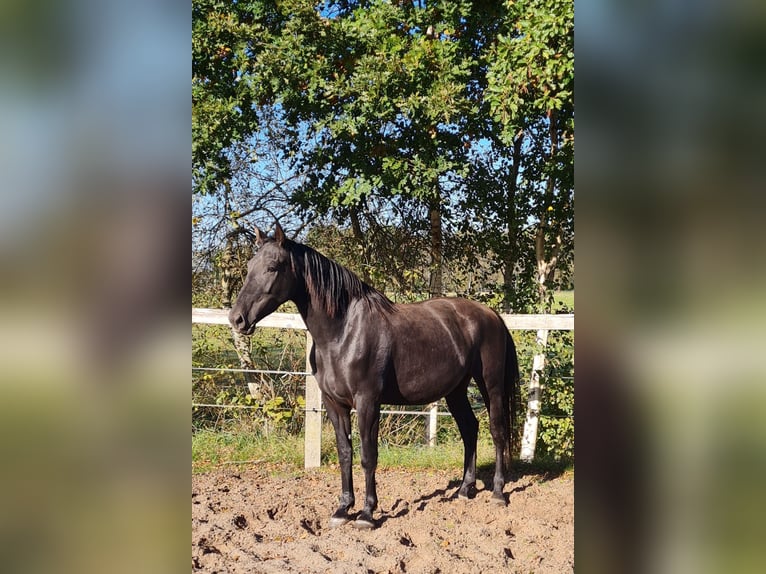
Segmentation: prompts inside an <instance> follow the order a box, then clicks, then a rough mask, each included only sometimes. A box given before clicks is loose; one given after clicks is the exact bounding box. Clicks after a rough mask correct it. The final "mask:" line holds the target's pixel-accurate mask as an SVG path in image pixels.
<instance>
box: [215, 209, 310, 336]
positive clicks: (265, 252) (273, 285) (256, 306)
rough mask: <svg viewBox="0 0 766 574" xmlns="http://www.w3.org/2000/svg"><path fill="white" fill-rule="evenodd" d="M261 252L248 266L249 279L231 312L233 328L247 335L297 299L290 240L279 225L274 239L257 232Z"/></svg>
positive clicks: (230, 317)
mask: <svg viewBox="0 0 766 574" xmlns="http://www.w3.org/2000/svg"><path fill="white" fill-rule="evenodd" d="M255 234H256V244H257V245H258V247H259V249H258V252H257V253H256V254H255V256H254V257H253V258H252V259H251V260H250V261H249V262H248V264H247V276H246V277H245V282H244V284H243V285H242V289H241V290H240V291H239V295H237V300H236V301H235V302H234V305H233V306H232V308H231V311H229V322H230V323H231V326H232V327H233V328H234V329H236V330H237V331H239V332H240V333H243V334H245V335H250V334H252V333H253V331H254V330H255V324H256V323H257V322H258V321H260V320H261V319H263V318H264V317H265V316H266V315H269V314H270V313H273V312H274V311H276V310H277V308H278V307H279V306H280V305H281V304H282V303H284V302H285V301H287V300H288V299H290V298H291V297H292V296H293V293H294V289H295V284H296V277H295V272H294V270H293V267H292V264H291V259H290V252H289V251H288V249H287V247H288V240H287V239H286V238H285V234H284V231H282V228H281V227H280V226H279V224H277V227H276V231H275V233H274V238H273V239H272V238H270V237H266V235H265V234H264V233H262V232H261V231H260V230H259V229H256V230H255Z"/></svg>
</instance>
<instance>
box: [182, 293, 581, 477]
mask: <svg viewBox="0 0 766 574" xmlns="http://www.w3.org/2000/svg"><path fill="white" fill-rule="evenodd" d="M501 317H502V319H503V321H504V322H505V325H506V326H507V327H508V329H509V330H510V331H523V330H533V331H537V339H538V341H542V342H543V344H544V342H545V341H546V340H547V338H548V331H551V330H565V331H571V330H574V314H562V315H501ZM192 323H201V324H208V325H229V319H228V310H225V309H201V308H193V309H192ZM258 327H272V328H277V329H299V330H304V331H306V371H305V372H303V373H293V374H300V375H305V376H306V419H305V429H304V436H305V446H304V466H305V468H313V467H317V466H319V465H320V457H321V448H320V445H321V438H322V394H321V391H320V390H319V386H318V385H317V382H316V379H315V378H314V377H313V376H312V375H311V367H310V366H309V357H308V355H309V351H310V350H311V334H310V333H309V332H308V331H307V330H306V324H305V323H304V322H303V319H302V318H301V316H300V315H299V314H297V313H272V314H271V315H269V316H267V317H264V318H263V319H261V320H260V321H259V322H258ZM533 365H534V366H533V371H532V373H531V375H530V379H529V385H530V389H529V390H530V392H529V400H528V408H527V418H526V421H525V424H524V437H523V439H522V452H521V458H522V459H523V460H531V459H532V458H533V457H534V445H535V443H536V441H537V419H538V417H539V413H540V391H539V372H540V371H541V370H542V368H543V365H544V357H543V355H541V354H540V355H535V358H534V361H533ZM216 370H218V371H220V370H233V371H237V370H241V369H216ZM255 372H265V373H268V372H270V371H255ZM381 412H382V413H383V414H406V415H416V416H427V417H429V424H428V437H429V444H434V442H435V439H436V426H437V425H436V418H437V416H440V415H445V416H446V415H449V413H442V412H439V411H438V409H437V405H436V403H434V404H433V405H431V406H430V408H429V409H428V410H425V411H396V410H383V411H381Z"/></svg>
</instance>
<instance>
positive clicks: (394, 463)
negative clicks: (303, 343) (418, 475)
mask: <svg viewBox="0 0 766 574" xmlns="http://www.w3.org/2000/svg"><path fill="white" fill-rule="evenodd" d="M328 430H329V429H323V433H322V465H323V466H328V465H336V464H337V463H338V456H337V453H336V450H335V437H334V435H333V433H332V432H328ZM476 462H477V466H478V467H479V468H482V467H484V468H487V467H492V468H494V464H495V450H494V447H493V445H492V441H491V440H489V439H488V438H485V437H480V438H479V443H478V452H477V456H476ZM354 463H355V464H356V465H358V464H359V444H358V441H356V442H355V443H354ZM254 464H257V465H260V466H262V467H268V468H270V469H271V470H272V471H273V472H276V473H284V472H287V473H290V472H298V471H301V470H302V469H303V437H302V436H293V435H288V434H282V433H274V434H271V435H269V436H261V435H258V434H256V433H248V432H241V431H239V432H238V431H218V430H201V431H197V432H196V433H194V434H193V435H192V473H194V474H196V473H202V472H207V471H210V470H213V469H215V468H218V467H221V466H225V465H243V466H246V465H254ZM462 467H463V445H462V443H461V442H460V441H459V440H458V441H450V442H443V443H442V444H437V445H436V446H434V447H433V448H431V447H428V446H426V445H414V446H404V447H403V446H396V447H395V446H386V445H381V446H380V448H379V453H378V468H380V469H401V468H407V469H418V470H455V472H457V473H458V474H459V473H460V471H461V469H462ZM514 468H516V469H518V470H521V471H523V472H544V473H550V472H557V471H563V470H567V469H571V468H572V466H571V465H562V464H561V463H557V462H554V461H535V463H534V464H532V465H525V464H523V463H519V462H517V463H515V464H514Z"/></svg>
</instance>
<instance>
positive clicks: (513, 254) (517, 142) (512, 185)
mask: <svg viewBox="0 0 766 574" xmlns="http://www.w3.org/2000/svg"><path fill="white" fill-rule="evenodd" d="M523 142H524V130H519V133H518V134H517V135H516V138H515V139H514V140H513V156H512V157H513V165H512V167H511V173H510V176H509V178H508V197H507V205H508V209H507V211H506V231H507V233H508V241H507V243H506V246H505V253H504V256H503V313H510V312H511V310H512V309H513V302H514V299H515V294H514V289H513V286H514V280H513V279H514V271H515V267H516V260H517V258H518V254H519V253H520V251H521V250H520V249H519V246H518V237H519V234H518V221H517V217H516V190H517V189H518V178H519V169H520V167H521V145H522V143H523Z"/></svg>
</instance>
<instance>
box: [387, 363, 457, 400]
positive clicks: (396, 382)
mask: <svg viewBox="0 0 766 574" xmlns="http://www.w3.org/2000/svg"><path fill="white" fill-rule="evenodd" d="M468 377H469V371H468V367H467V366H466V365H462V364H459V363H457V362H455V363H452V364H445V363H444V362H442V363H440V364H432V365H429V366H427V367H425V368H418V369H398V370H397V371H396V372H395V375H394V376H393V377H391V378H390V379H389V380H387V381H386V384H385V385H384V386H383V395H382V400H381V402H383V403H388V404H398V405H425V404H428V403H432V402H434V401H438V400H439V399H440V398H442V397H444V396H445V395H448V394H449V393H450V392H452V391H453V390H454V389H455V388H456V387H457V386H458V385H460V384H461V383H462V382H464V381H465V380H466V379H467V378H468Z"/></svg>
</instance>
